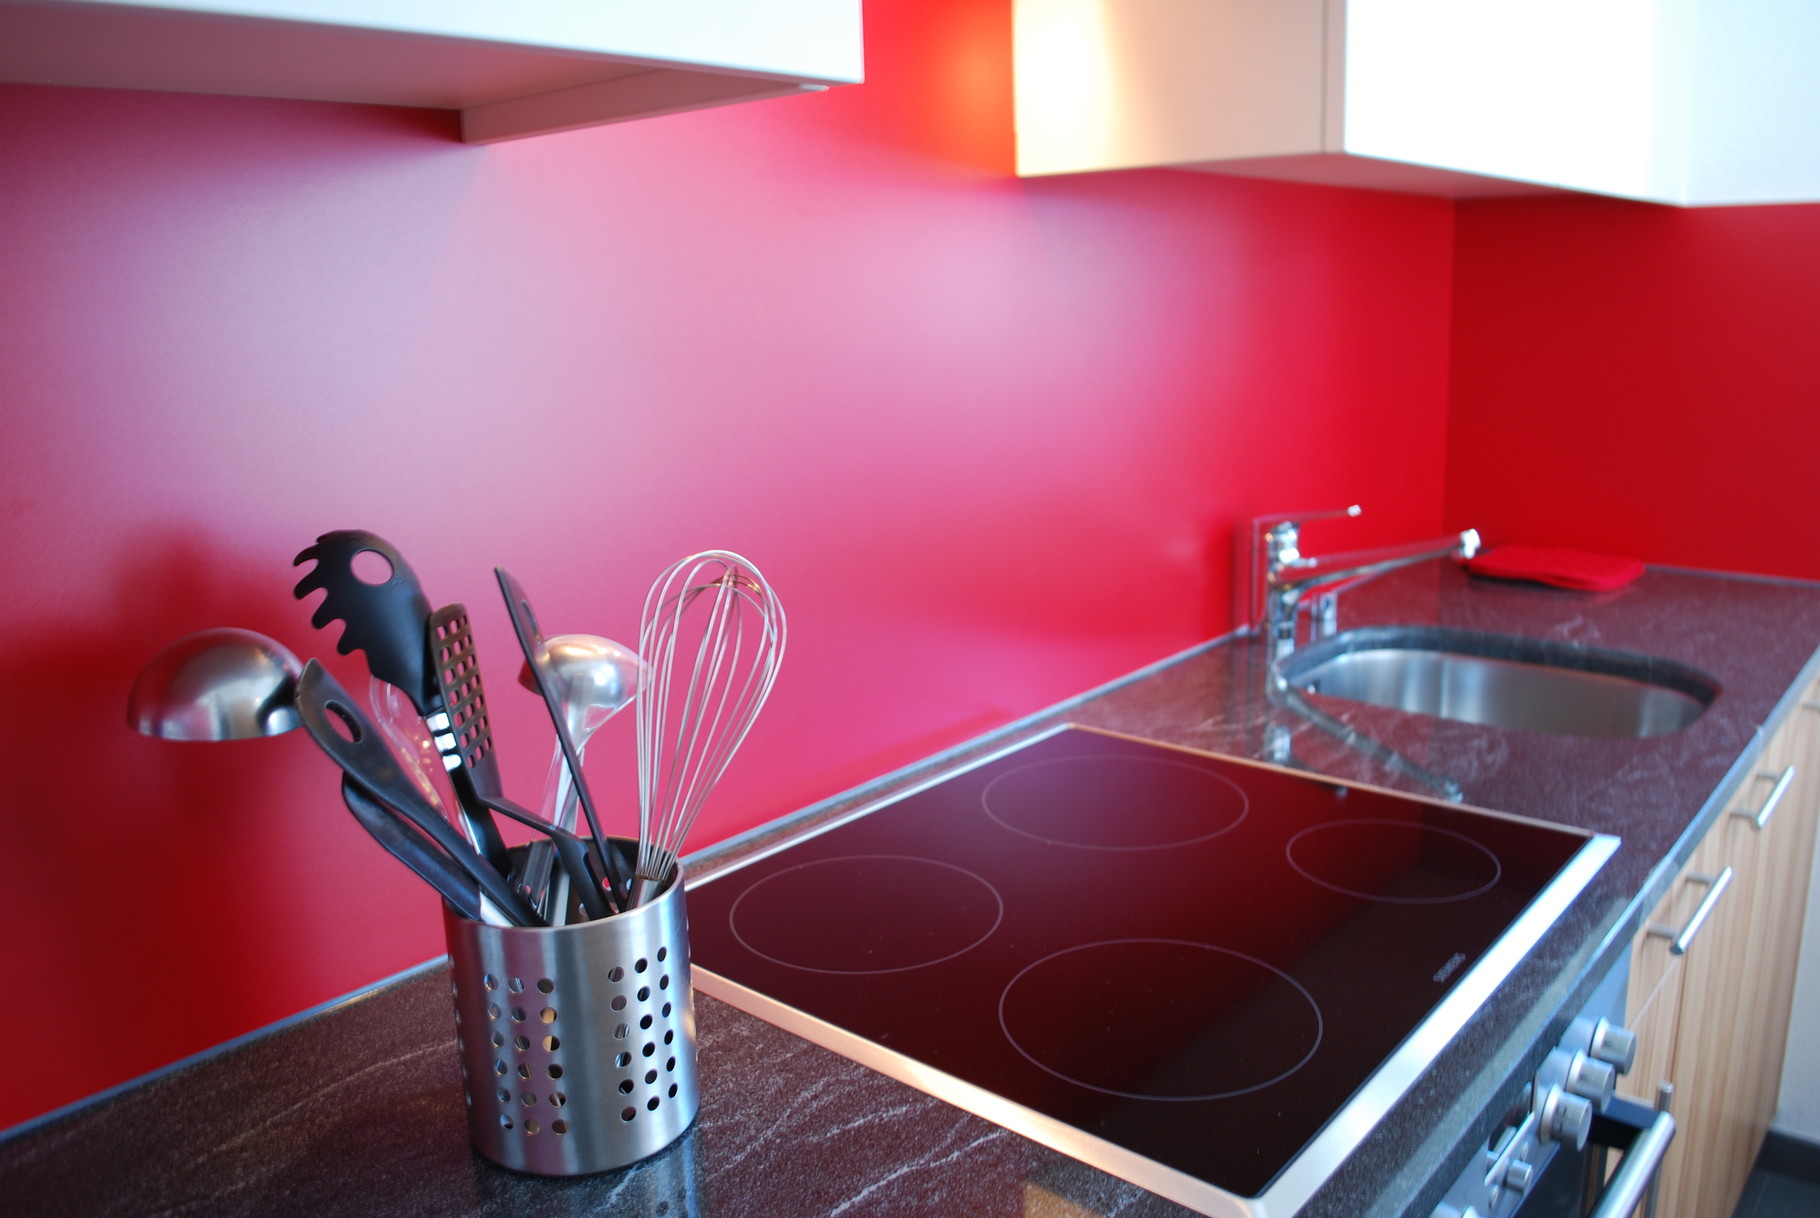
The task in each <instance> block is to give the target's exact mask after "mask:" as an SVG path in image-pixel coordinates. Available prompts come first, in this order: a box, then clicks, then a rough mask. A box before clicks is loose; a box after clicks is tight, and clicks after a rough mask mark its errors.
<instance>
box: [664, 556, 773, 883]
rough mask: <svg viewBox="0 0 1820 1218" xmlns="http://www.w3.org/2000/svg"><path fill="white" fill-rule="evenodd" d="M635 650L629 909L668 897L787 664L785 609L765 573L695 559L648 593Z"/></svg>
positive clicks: (746, 565) (736, 563) (731, 561)
mask: <svg viewBox="0 0 1820 1218" xmlns="http://www.w3.org/2000/svg"><path fill="white" fill-rule="evenodd" d="M638 651H639V654H640V655H642V656H643V657H644V659H645V663H646V664H647V665H649V670H648V674H647V681H648V684H647V685H646V686H645V688H644V689H643V690H642V691H640V694H639V697H638V701H637V702H636V704H635V705H636V707H637V710H638V866H637V868H636V871H635V873H634V877H633V881H632V893H631V903H632V904H633V905H635V906H636V905H639V904H642V903H643V902H644V901H645V900H646V899H647V897H649V896H651V895H653V894H654V893H656V892H657V891H659V890H660V889H661V887H662V886H663V884H664V882H665V881H667V880H668V879H669V878H670V875H671V872H672V871H673V870H674V868H675V866H676V858H677V856H678V855H679V854H681V852H682V844H683V839H685V838H686V837H688V835H689V829H690V827H691V826H693V825H694V824H695V817H696V816H697V814H699V813H700V812H701V807H702V804H703V803H704V802H706V801H707V798H708V793H709V792H710V791H712V790H713V789H714V784H715V783H716V782H718V781H719V780H720V776H721V773H722V772H723V771H724V770H725V769H726V768H727V763H728V762H729V761H731V760H732V759H733V754H734V753H735V752H736V751H737V750H738V749H739V746H740V742H741V741H743V740H744V739H745V738H746V732H747V731H748V730H749V729H750V728H751V726H752V721H753V720H754V719H756V718H758V712H759V709H760V708H761V707H763V706H764V704H765V698H766V696H767V695H769V694H770V692H771V684H772V682H773V681H775V680H776V679H777V666H778V664H779V663H780V662H781V661H782V660H783V656H784V609H783V606H782V605H781V604H779V603H778V600H777V597H776V595H775V594H774V593H773V592H772V591H771V586H770V585H769V584H767V583H766V582H765V579H764V576H762V575H760V574H759V573H758V568H757V567H754V566H753V565H752V564H751V563H750V562H747V561H746V560H745V559H744V558H741V557H740V556H739V555H737V554H732V553H729V552H727V551H726V550H707V551H704V552H703V553H700V554H691V555H690V556H689V557H687V558H685V559H683V560H682V561H680V562H678V563H674V564H672V565H671V566H670V567H669V568H668V569H667V570H665V571H664V573H663V574H662V575H659V576H658V577H657V581H656V582H655V583H653V584H652V585H651V592H650V595H649V596H647V597H646V598H645V609H644V617H643V619H642V622H641V625H640V627H639V633H638Z"/></svg>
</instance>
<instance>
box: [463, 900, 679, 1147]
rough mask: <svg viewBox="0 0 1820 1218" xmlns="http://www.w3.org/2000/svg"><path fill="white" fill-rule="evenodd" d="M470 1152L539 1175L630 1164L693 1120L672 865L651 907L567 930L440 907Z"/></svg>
mask: <svg viewBox="0 0 1820 1218" xmlns="http://www.w3.org/2000/svg"><path fill="white" fill-rule="evenodd" d="M443 929H444V932H445V933H446V935H447V937H448V944H449V960H450V963H451V966H452V970H451V971H452V974H453V980H454V996H455V1023H456V1030H457V1032H458V1033H459V1036H460V1040H461V1072H462V1080H463V1085H464V1089H465V1090H466V1093H467V1100H468V1130H469V1133H470V1135H471V1136H472V1137H473V1140H474V1146H475V1148H476V1149H478V1150H479V1151H480V1153H481V1154H483V1155H485V1156H486V1157H487V1158H489V1159H491V1160H493V1162H495V1163H498V1164H500V1165H501V1166H504V1167H509V1168H512V1169H513V1170H515V1171H522V1172H530V1173H532V1174H535V1175H540V1176H579V1175H587V1174H589V1173H591V1172H600V1171H608V1170H611V1169H613V1168H616V1167H625V1166H626V1165H628V1164H631V1163H636V1162H638V1161H639V1160H640V1159H644V1158H647V1157H649V1156H650V1155H653V1154H656V1153H657V1152H658V1151H660V1150H662V1149H663V1148H664V1147H666V1146H668V1145H669V1144H670V1143H671V1142H673V1141H675V1140H676V1139H677V1138H678V1137H679V1136H681V1134H682V1132H683V1131H684V1130H685V1129H687V1128H688V1127H689V1123H690V1122H691V1121H693V1120H694V1119H695V1112H696V1109H697V1107H698V1106H699V1103H700V1094H699V1090H698V1088H697V1084H696V1076H695V1008H694V1004H693V1003H692V1001H691V997H690V994H691V991H690V985H689V937H688V923H687V919H686V917H685V915H684V909H683V886H682V876H681V873H680V870H679V871H678V873H677V875H676V877H675V878H674V879H673V880H672V881H671V882H670V884H669V885H668V886H667V887H665V888H664V890H663V891H662V892H661V893H660V894H659V895H658V896H657V897H656V898H655V899H654V900H651V901H649V902H648V903H646V904H644V905H641V906H639V907H638V908H636V909H633V910H630V911H628V912H626V913H622V914H618V915H616V916H614V917H610V918H601V919H598V920H596V921H593V922H583V923H580V924H579V925H573V926H562V927H510V926H488V925H485V924H483V923H480V922H474V921H471V920H469V919H467V918H464V917H462V916H461V915H460V914H458V913H456V912H454V911H453V910H451V909H449V908H448V907H447V906H444V908H443Z"/></svg>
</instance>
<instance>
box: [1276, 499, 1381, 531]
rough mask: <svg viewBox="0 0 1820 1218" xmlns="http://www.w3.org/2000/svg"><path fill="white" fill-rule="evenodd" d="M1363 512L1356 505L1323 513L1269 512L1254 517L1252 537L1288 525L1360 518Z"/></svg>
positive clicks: (1331, 509)
mask: <svg viewBox="0 0 1820 1218" xmlns="http://www.w3.org/2000/svg"><path fill="white" fill-rule="evenodd" d="M1363 511H1364V509H1363V508H1361V507H1360V506H1359V505H1358V504H1356V503H1355V504H1353V505H1352V506H1351V507H1343V508H1329V509H1328V510H1326V511H1323V512H1267V513H1265V514H1264V515H1262V516H1254V517H1252V520H1251V532H1252V536H1254V537H1258V536H1262V535H1263V534H1265V533H1267V532H1269V531H1270V530H1271V529H1276V528H1281V527H1282V526H1283V525H1286V524H1292V525H1297V526H1300V525H1303V524H1306V523H1307V522H1308V521H1310V520H1337V519H1339V518H1340V517H1342V516H1358V515H1360V514H1362V513H1363Z"/></svg>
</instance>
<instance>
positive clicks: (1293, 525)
mask: <svg viewBox="0 0 1820 1218" xmlns="http://www.w3.org/2000/svg"><path fill="white" fill-rule="evenodd" d="M1358 514H1359V506H1358V505H1357V504H1354V505H1353V506H1351V507H1349V508H1343V509H1341V510H1340V511H1337V512H1298V513H1296V514H1295V515H1294V516H1292V517H1289V518H1285V516H1284V515H1283V514H1281V513H1278V514H1273V515H1269V516H1260V517H1258V518H1257V519H1255V520H1253V521H1252V522H1251V564H1252V566H1251V574H1250V576H1249V577H1248V579H1247V580H1246V586H1247V588H1248V589H1251V590H1252V591H1250V592H1248V595H1250V596H1251V597H1252V600H1251V602H1250V606H1249V609H1250V612H1249V613H1248V614H1247V619H1248V620H1247V623H1246V625H1247V626H1248V627H1249V628H1250V629H1252V630H1254V631H1255V630H1256V629H1257V627H1258V625H1259V623H1258V620H1257V619H1258V603H1257V597H1258V593H1260V592H1261V594H1262V598H1263V622H1262V626H1263V629H1264V632H1265V634H1266V636H1267V637H1268V638H1269V640H1270V658H1271V660H1272V661H1281V660H1283V659H1286V658H1287V657H1288V656H1289V654H1290V653H1291V652H1292V651H1294V650H1295V643H1296V618H1297V617H1298V616H1299V615H1300V613H1301V609H1302V605H1303V602H1304V600H1305V598H1307V597H1308V596H1310V595H1311V594H1312V595H1313V596H1314V597H1315V604H1316V611H1315V613H1314V615H1313V618H1314V635H1315V637H1316V638H1319V637H1321V636H1322V635H1325V634H1331V633H1333V631H1334V630H1335V628H1336V625H1337V622H1336V618H1337V616H1338V614H1337V605H1336V600H1337V598H1338V596H1339V594H1340V593H1342V592H1344V591H1346V590H1347V589H1349V588H1355V587H1357V586H1358V585H1360V584H1362V583H1364V582H1365V581H1366V580H1369V579H1375V578H1376V577H1377V576H1380V575H1383V574H1384V573H1385V572H1387V571H1395V570H1397V569H1398V568H1399V567H1407V566H1412V565H1414V564H1415V563H1419V562H1429V561H1431V560H1434V559H1440V558H1447V557H1449V556H1450V555H1458V556H1459V557H1461V558H1471V557H1472V556H1473V555H1474V554H1477V553H1478V552H1479V533H1478V530H1477V529H1467V530H1466V531H1465V532H1463V533H1450V534H1448V535H1447V536H1445V537H1439V538H1436V539H1434V540H1433V541H1418V542H1410V543H1408V544H1405V545H1400V546H1385V547H1381V548H1379V549H1374V550H1356V551H1354V552H1352V553H1349V554H1327V555H1323V556H1321V557H1318V558H1307V557H1304V556H1303V554H1302V551H1301V549H1300V541H1301V527H1302V525H1303V524H1304V523H1306V522H1307V521H1310V520H1325V519H1332V518H1334V517H1339V516H1357V515H1358Z"/></svg>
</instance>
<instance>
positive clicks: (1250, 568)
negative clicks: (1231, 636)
mask: <svg viewBox="0 0 1820 1218" xmlns="http://www.w3.org/2000/svg"><path fill="white" fill-rule="evenodd" d="M1362 510H1363V509H1361V508H1360V507H1359V505H1358V504H1356V503H1355V504H1353V505H1352V506H1350V507H1343V508H1329V509H1327V510H1325V511H1318V512H1267V513H1266V514H1264V515H1262V516H1253V517H1252V518H1251V532H1250V535H1249V536H1246V537H1242V538H1241V537H1235V538H1234V540H1235V541H1240V542H1241V544H1243V545H1244V548H1243V549H1242V550H1241V551H1239V553H1238V555H1237V562H1236V563H1235V564H1234V567H1235V571H1236V574H1237V578H1236V579H1234V580H1233V592H1234V596H1233V627H1234V629H1236V630H1238V631H1240V632H1241V633H1245V634H1249V633H1251V632H1252V631H1254V630H1256V629H1257V628H1258V626H1259V625H1260V624H1261V623H1262V622H1263V620H1264V603H1263V597H1264V584H1263V581H1264V569H1265V566H1266V562H1267V560H1266V559H1265V557H1264V534H1266V533H1268V532H1271V531H1272V530H1275V529H1280V528H1282V527H1284V526H1285V525H1287V526H1289V527H1291V528H1298V529H1299V528H1300V527H1301V526H1302V525H1303V523H1305V522H1306V521H1310V520H1334V519H1337V518H1339V517H1342V516H1357V515H1358V514H1359V513H1360V512H1361V511H1362Z"/></svg>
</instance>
